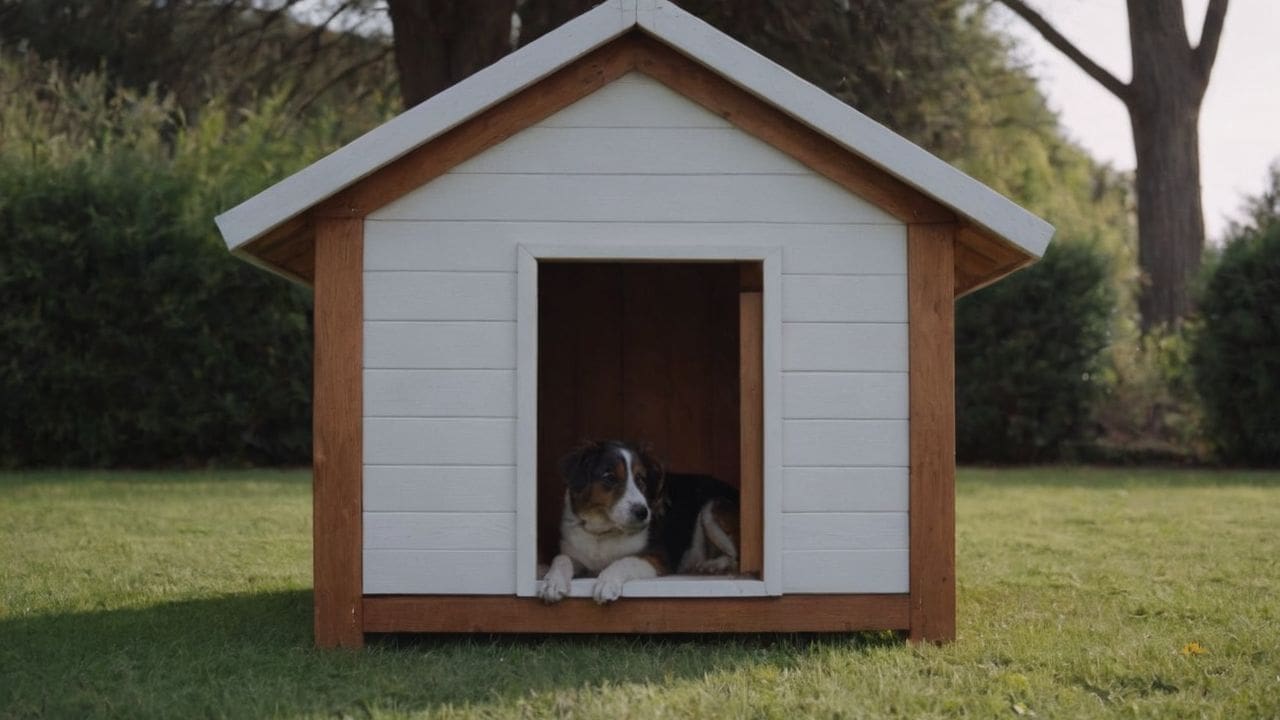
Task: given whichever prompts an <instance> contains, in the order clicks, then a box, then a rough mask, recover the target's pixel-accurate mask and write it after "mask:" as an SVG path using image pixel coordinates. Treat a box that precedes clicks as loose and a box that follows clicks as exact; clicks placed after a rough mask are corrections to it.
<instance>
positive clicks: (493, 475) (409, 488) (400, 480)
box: [364, 465, 516, 513]
mask: <svg viewBox="0 0 1280 720" xmlns="http://www.w3.org/2000/svg"><path fill="white" fill-rule="evenodd" d="M364 509H365V512H366V513H372V512H380V511H385V512H510V513H514V512H515V511H516V468H515V466H514V465H472V466H462V465H443V466H441V465H434V466H433V465H366V466H365V468H364Z"/></svg>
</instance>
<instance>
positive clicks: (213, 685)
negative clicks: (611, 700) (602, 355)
mask: <svg viewBox="0 0 1280 720" xmlns="http://www.w3.org/2000/svg"><path fill="white" fill-rule="evenodd" d="M310 618H311V593H310V592H309V591H288V592H269V593H261V594H250V595H233V596H227V597H221V598H215V599H199V600H189V601H183V602H173V603H166V604H160V605H155V606H151V607H147V608H140V609H124V610H110V611H102V612H77V613H67V614H48V615H37V616H32V617H23V618H8V619H0V637H3V638H4V639H5V640H4V643H3V644H0V677H3V678H4V679H5V682H3V683H0V716H13V717H41V716H56V717H88V716H95V715H109V716H128V717H189V716H197V715H198V716H208V715H212V716H262V715H272V716H280V715H283V716H292V715H311V714H324V715H332V714H339V715H355V716H363V715H367V714H369V713H371V712H372V711H374V710H394V711H398V712H412V711H422V710H431V709H440V708H442V707H445V706H458V705H470V704H488V703H499V704H501V703H512V702H518V701H520V700H522V699H525V698H530V697H532V694H533V693H538V692H543V691H550V690H557V689H585V690H592V689H594V688H598V687H601V686H604V685H606V684H607V685H610V686H617V685H620V684H630V683H639V684H644V683H661V682H672V681H677V682H678V681H680V680H682V679H701V678H703V677H704V676H706V675H708V674H716V673H720V672H731V671H734V670H736V669H739V668H744V667H755V666H763V665H768V666H773V667H777V668H787V667H792V666H794V665H796V664H797V663H798V662H800V661H802V660H803V658H804V657H806V656H808V655H809V654H811V653H812V652H814V651H815V650H816V649H820V648H822V647H827V646H830V645H832V644H839V645H841V646H843V647H846V648H849V647H852V648H863V649H869V648H872V647H877V646H882V645H892V644H898V641H897V640H896V639H894V638H893V637H892V636H889V635H874V636H871V635H866V636H835V637H831V636H817V637H811V636H782V637H765V636H735V637H723V636H707V637H695V638H689V637H659V638H655V637H618V636H614V637H609V636H602V637H575V638H569V637H544V636H520V637H488V636H478V637H477V636H444V637H441V636H383V637H378V638H373V642H371V643H370V644H369V646H368V647H366V649H365V650H364V651H362V652H349V651H317V650H315V649H313V648H312V647H311V630H310Z"/></svg>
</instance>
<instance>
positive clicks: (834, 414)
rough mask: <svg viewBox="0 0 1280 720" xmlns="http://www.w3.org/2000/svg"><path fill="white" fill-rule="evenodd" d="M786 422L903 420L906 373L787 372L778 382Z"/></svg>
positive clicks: (906, 411) (904, 418)
mask: <svg viewBox="0 0 1280 720" xmlns="http://www.w3.org/2000/svg"><path fill="white" fill-rule="evenodd" d="M782 385H783V388H782V417H783V418H786V419H788V420H906V419H907V417H908V396H907V374H906V373H893V372H852V373H846V372H825V373H822V372H820V373H812V372H789V373H786V375H785V376H784V377H783V380H782Z"/></svg>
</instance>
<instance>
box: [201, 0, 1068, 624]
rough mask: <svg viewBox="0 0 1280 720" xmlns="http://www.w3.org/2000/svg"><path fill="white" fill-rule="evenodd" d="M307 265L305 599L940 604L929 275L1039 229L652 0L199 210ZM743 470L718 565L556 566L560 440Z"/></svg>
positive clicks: (446, 606) (451, 616)
mask: <svg viewBox="0 0 1280 720" xmlns="http://www.w3.org/2000/svg"><path fill="white" fill-rule="evenodd" d="M217 220H218V225H219V227H220V229H221V231H222V233H223V235H224V237H225V238H226V241H227V243H228V245H229V246H230V248H231V249H232V251H233V252H235V253H236V254H237V255H239V256H241V257H243V258H245V259H246V260H248V261H250V262H253V263H255V264H258V265H260V266H262V267H264V268H266V269H268V270H271V271H273V272H276V273H279V274H281V275H284V276H286V277H289V278H291V279H293V280H296V281H298V282H302V283H306V284H309V285H312V286H314V288H315V404H314V413H315V417H314V424H315V449H314V453H315V456H314V520H315V527H314V532H315V631H316V642H317V644H319V645H321V646H334V645H344V646H359V645H360V644H361V643H362V642H363V639H364V635H365V633H370V632H469V631H478V632H593V633H594V632H662V633H669V632H722V631H723V632H769V631H852V630H865V629H895V630H903V631H907V632H908V633H909V635H910V637H912V638H914V639H920V640H932V641H942V640H947V639H949V638H951V637H953V635H954V628H955V585H954V568H955V560H954V380H953V373H954V369H953V321H952V318H953V300H954V298H955V297H956V296H958V295H960V294H963V293H965V292H968V291H970V290H973V289H975V288H978V287H980V286H982V285H985V284H987V283H990V282H993V281H994V280H996V279H998V278H1000V277H1002V276H1004V275H1006V274H1008V273H1011V272H1013V271H1015V270H1017V269H1018V268H1020V267H1023V266H1024V265H1026V264H1028V263H1030V262H1032V261H1034V260H1035V259H1036V258H1037V257H1039V256H1040V255H1041V253H1042V252H1043V251H1044V249H1045V247H1046V245H1047V244H1048V242H1049V238H1050V236H1051V235H1052V232H1053V230H1052V228H1051V227H1050V226H1049V225H1047V224H1046V223H1045V222H1043V221H1042V220H1040V219H1038V218H1036V217H1034V216H1033V215H1031V214H1029V213H1027V212H1025V211H1024V210H1022V209H1020V208H1018V207H1017V206H1015V205H1014V204H1012V203H1011V202H1009V201H1008V200H1006V199H1005V198H1003V197H1001V196H999V195H998V194H996V193H994V192H993V191H991V190H990V189H988V188H986V187H985V186H983V185H982V184H980V183H978V182H976V181H974V180H972V179H971V178H969V177H967V176H965V175H964V174H962V173H960V172H959V171H957V170H955V169H954V168H952V167H950V166H948V165H947V164H945V163H943V162H942V161H940V160H938V159H937V158H934V157H933V156H931V155H929V154H928V153H926V152H925V151H923V150H921V149H920V148H918V147H916V146H915V145H912V144H911V143H909V142H907V141H906V140H904V139H902V138H900V137H898V136H897V135H895V134H894V133H892V132H891V131H889V130H887V129H885V128H884V127H882V126H880V125H878V124H876V123H875V122H873V121H871V120H869V119H868V118H866V117H865V116H863V115H861V114H859V113H858V112H856V111H854V110H853V109H851V108H849V107H848V106H846V105H844V104H843V103H841V102H839V101H838V100H836V99H834V98H832V97H830V96H828V95H826V94H825V93H823V92H822V91H820V90H819V89H817V88H815V87H814V86H812V85H810V84H808V83H806V82H805V81H803V80H801V79H799V78H797V77H796V76H794V75H792V74H791V73H789V72H787V71H786V70H784V69H783V68H781V67H779V66H777V65H775V64H773V63H772V62H770V61H768V60H766V59H765V58H763V57H761V56H760V55H758V54H756V53H754V52H752V51H751V50H750V49H748V48H746V47H744V46H742V45H740V44H739V43H737V42H735V41H733V40H732V39H730V38H728V37H727V36H725V35H723V34H721V33H720V32H718V31H716V30H715V29H713V28H711V27H710V26H708V25H706V24H705V23H703V22H701V21H700V20H698V19H696V18H694V17H693V16H691V15H689V14H687V13H685V12H683V11H681V10H680V9H678V8H676V7H675V6H673V5H671V4H670V3H667V2H663V1H661V0H611V1H610V2H605V3H603V4H602V5H600V6H598V7H597V8H595V9H593V10H591V11H590V12H588V13H586V14H585V15H583V16H581V17H580V18H578V19H576V20H574V21H573V22H570V23H568V24H567V25H565V26H563V27H562V28H560V29H559V30H557V31H555V32H553V33H551V34H549V35H547V36H545V37H543V38H541V39H539V40H538V41H536V42H534V43H532V44H530V45H529V46H527V47H525V48H523V49H521V50H519V51H518V52H516V53H514V54H512V55H510V56H509V57H507V58H505V59H503V60H502V61H500V62H498V63H497V64H495V65H493V66H492V67H489V68H487V69H485V70H483V71H481V72H479V73H477V74H476V75H474V76H473V77H471V78H469V79H467V80H466V81H464V82H462V83H460V84H458V85H457V86H455V87H453V88H451V89H449V90H447V91H445V92H443V93H441V94H439V95H437V96H435V97H433V98H431V99H430V100H428V101H427V102H424V103H422V104H421V105H419V106H417V107H415V108H413V109H412V110H409V111H408V112H405V113H404V114H402V115H400V116H399V117H397V118H395V119H393V120H391V121H390V122H388V123H386V124H385V125H383V126H381V127H379V128H377V129H375V130H373V131H371V132H370V133H368V134H367V135H365V136H363V137H361V138H359V139H358V140H356V141H354V142H352V143H351V144H350V145H348V146H346V147H344V148H342V149H340V150H338V151H336V152H334V153H333V154H332V155H330V156H328V157H326V158H324V159H323V160H321V161H319V162H317V163H315V164H314V165H312V166H310V167H308V168H306V169H304V170H302V171H301V172H299V173H297V174H296V175H294V176H292V177H289V178H287V179H285V180H284V181H282V182H280V183H279V184H277V185H275V186H273V187H271V188H269V189H267V190H265V191H264V192H262V193H261V194H259V195H257V196H255V197H253V198H251V199H249V200H247V201H246V202H244V203H243V204H241V205H239V206H238V207H236V208H234V209H232V210H230V211H228V212H226V213H225V214H223V215H221V216H219V217H218V219H217ZM588 437H624V438H630V439H636V440H643V441H647V442H649V443H651V444H652V446H653V448H654V450H655V452H656V453H657V455H659V456H660V457H662V458H664V459H665V460H666V463H667V465H668V466H669V467H671V468H672V469H673V470H679V471H682V472H705V473H711V474H714V475H716V476H718V477H720V478H722V479H724V480H726V481H727V482H730V483H732V484H735V485H737V486H738V487H739V489H740V492H741V497H742V502H741V517H740V520H741V527H742V531H741V532H742V538H741V544H742V548H741V568H740V570H741V573H740V574H738V575H735V576H732V577H686V576H678V575H677V576H666V577H659V578H656V579H652V580H644V581H633V582H631V583H628V584H627V585H626V587H625V589H624V595H623V597H622V598H621V599H620V600H618V601H617V602H616V603H613V604H611V605H606V606H598V605H596V604H594V603H593V602H592V601H591V600H590V599H589V597H586V596H587V595H588V594H589V581H575V585H574V589H573V592H572V595H573V596H575V597H571V598H570V599H567V600H565V601H563V602H561V603H559V604H557V605H544V604H542V603H541V602H540V601H539V600H538V599H537V598H536V597H535V596H536V592H537V588H538V582H539V565H540V564H542V563H545V562H546V561H547V560H548V559H549V555H550V554H552V553H554V551H555V548H556V541H557V540H556V537H555V533H556V532H557V527H556V522H557V518H558V517H559V513H560V502H561V492H562V490H561V489H560V486H559V478H558V477H556V471H555V464H556V461H557V459H558V458H559V457H561V456H562V455H563V454H564V453H565V452H566V451H567V450H569V449H570V447H571V446H572V445H573V444H574V443H575V442H577V441H578V440H580V439H582V438H588Z"/></svg>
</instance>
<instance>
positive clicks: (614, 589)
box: [591, 572, 626, 605]
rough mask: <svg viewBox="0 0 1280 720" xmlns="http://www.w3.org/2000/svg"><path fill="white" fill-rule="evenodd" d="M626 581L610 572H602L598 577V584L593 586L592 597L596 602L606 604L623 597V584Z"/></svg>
mask: <svg viewBox="0 0 1280 720" xmlns="http://www.w3.org/2000/svg"><path fill="white" fill-rule="evenodd" d="M624 582H626V581H625V580H623V579H622V578H619V577H616V576H614V575H610V574H609V573H607V572H605V573H601V574H600V577H598V578H596V584H595V585H593V586H592V587H591V597H593V598H595V599H596V602H597V603H599V604H601V605H604V604H605V603H611V602H613V601H614V600H617V599H618V598H620V597H622V584H623V583H624Z"/></svg>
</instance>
